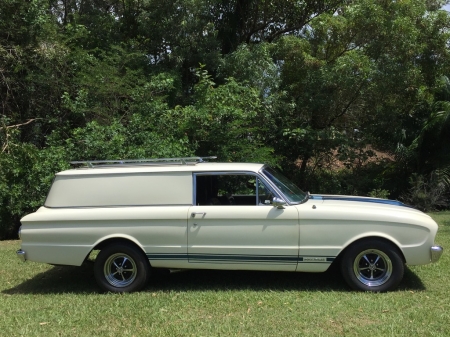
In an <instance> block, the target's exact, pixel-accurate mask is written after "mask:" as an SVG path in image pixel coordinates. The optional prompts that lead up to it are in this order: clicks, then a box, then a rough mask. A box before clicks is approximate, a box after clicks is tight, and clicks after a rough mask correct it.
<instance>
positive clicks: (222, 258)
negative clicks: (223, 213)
mask: <svg viewBox="0 0 450 337" xmlns="http://www.w3.org/2000/svg"><path fill="white" fill-rule="evenodd" d="M147 258H148V259H149V260H166V261H173V260H178V261H180V260H189V261H191V262H198V263H200V262H203V263H207V262H217V263H219V262H222V263H225V262H226V263H278V264H296V263H331V262H333V261H334V259H335V257H332V256H299V257H297V256H292V255H240V254H189V255H188V254H147ZM312 258H317V259H320V260H316V261H314V260H313V259H312ZM322 259H324V260H322Z"/></svg>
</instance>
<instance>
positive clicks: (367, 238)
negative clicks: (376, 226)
mask: <svg viewBox="0 0 450 337" xmlns="http://www.w3.org/2000/svg"><path fill="white" fill-rule="evenodd" d="M372 240H378V241H382V242H385V243H388V244H391V245H392V246H393V247H395V249H396V250H397V251H398V253H399V255H400V257H401V258H402V260H403V263H406V258H405V255H404V253H403V251H402V249H401V248H400V244H399V243H398V242H397V241H396V240H393V239H392V238H389V237H386V236H383V235H377V234H375V235H369V236H364V237H359V238H356V239H354V240H353V241H350V242H348V243H347V244H346V245H345V248H344V249H342V250H341V251H340V252H339V254H338V255H337V256H336V259H335V260H334V262H333V263H340V261H341V258H342V256H343V255H344V254H345V252H346V251H347V250H348V249H350V247H352V246H354V245H355V244H358V243H361V242H364V241H372Z"/></svg>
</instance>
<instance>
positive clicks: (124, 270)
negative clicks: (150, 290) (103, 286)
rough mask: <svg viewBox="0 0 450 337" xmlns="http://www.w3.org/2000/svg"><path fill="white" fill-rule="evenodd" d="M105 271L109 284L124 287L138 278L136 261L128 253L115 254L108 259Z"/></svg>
mask: <svg viewBox="0 0 450 337" xmlns="http://www.w3.org/2000/svg"><path fill="white" fill-rule="evenodd" d="M103 273H104V276H105V279H106V281H108V283H109V284H111V285H112V286H114V287H118V288H123V287H126V286H128V285H130V284H131V283H133V281H134V279H135V278H136V275H137V268H136V263H135V262H134V260H133V259H132V258H131V257H130V256H129V255H127V254H124V253H117V254H113V255H111V256H110V257H109V258H108V259H107V260H106V262H105V264H104V268H103Z"/></svg>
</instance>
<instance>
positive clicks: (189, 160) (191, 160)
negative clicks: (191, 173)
mask: <svg viewBox="0 0 450 337" xmlns="http://www.w3.org/2000/svg"><path fill="white" fill-rule="evenodd" d="M216 158H217V157H216V156H211V157H179V158H151V159H131V160H130V159H123V160H120V159H118V160H85V161H71V162H70V164H71V165H85V166H87V167H89V168H94V167H105V166H108V167H110V166H120V165H122V166H123V165H127V166H130V165H195V164H197V163H202V162H205V160H206V159H216Z"/></svg>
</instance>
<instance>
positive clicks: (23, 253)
mask: <svg viewBox="0 0 450 337" xmlns="http://www.w3.org/2000/svg"><path fill="white" fill-rule="evenodd" d="M16 255H17V257H18V258H19V259H20V260H21V261H23V262H25V261H26V260H27V259H26V256H25V252H24V251H23V250H22V249H19V250H18V251H17V252H16Z"/></svg>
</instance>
